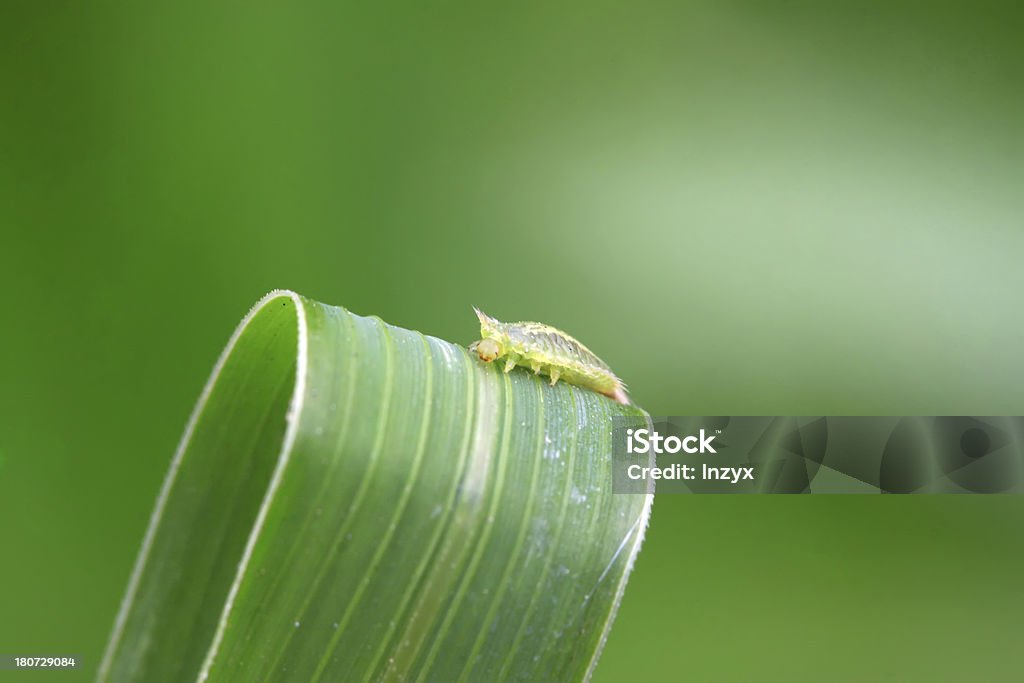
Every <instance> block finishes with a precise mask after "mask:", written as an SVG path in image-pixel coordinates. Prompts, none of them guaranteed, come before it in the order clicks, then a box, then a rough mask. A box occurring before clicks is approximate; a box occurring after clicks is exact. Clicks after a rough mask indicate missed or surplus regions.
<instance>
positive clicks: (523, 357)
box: [469, 307, 629, 405]
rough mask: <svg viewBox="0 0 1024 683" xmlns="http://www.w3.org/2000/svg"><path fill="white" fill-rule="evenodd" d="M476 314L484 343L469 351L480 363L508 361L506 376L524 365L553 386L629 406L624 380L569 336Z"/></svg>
mask: <svg viewBox="0 0 1024 683" xmlns="http://www.w3.org/2000/svg"><path fill="white" fill-rule="evenodd" d="M473 310H474V311H475V312H476V317H477V318H479V319H480V337H481V339H480V340H479V341H476V342H473V344H472V345H470V347H469V350H470V351H473V352H475V353H476V355H477V356H479V357H480V360H482V361H484V362H485V363H490V362H492V361H494V360H497V359H499V358H504V359H505V372H511V371H512V368H514V367H515V366H517V365H523V366H526V367H529V368H530V369H531V370H533V372H534V374H537V375H547V376H548V377H550V378H551V386H554V385H555V383H556V382H557V381H558V380H560V379H561V380H563V381H565V382H568V383H570V384H575V385H577V386H581V387H584V388H587V389H591V390H593V391H596V392H598V393H599V394H604V395H605V396H608V397H609V398H613V399H615V400H616V401H618V402H619V403H624V404H626V405H629V396H627V395H626V385H625V384H623V383H622V380H620V379H619V378H618V377H616V376H615V373H613V372H612V371H611V369H610V368H609V367H608V365H607V363H605V362H604V361H603V360H601V359H600V358H598V357H597V356H596V355H595V354H594V352H593V351H591V350H590V349H588V348H587V347H586V346H584V345H583V344H581V343H580V342H578V341H576V340H575V339H573V338H572V337H570V336H569V335H567V334H566V333H565V332H562V331H561V330H557V329H555V328H554V327H551V326H549V325H542V324H541V323H503V322H500V321H498V320H495V319H494V318H492V317H491V316H489V315H487V314H486V313H483V312H482V311H480V310H479V309H477V308H475V307H474V308H473Z"/></svg>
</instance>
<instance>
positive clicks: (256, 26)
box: [0, 1, 1024, 683]
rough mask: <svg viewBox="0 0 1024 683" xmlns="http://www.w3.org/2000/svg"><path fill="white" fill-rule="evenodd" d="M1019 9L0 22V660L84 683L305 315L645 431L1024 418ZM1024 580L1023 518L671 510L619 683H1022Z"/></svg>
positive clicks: (899, 6) (623, 646)
mask: <svg viewBox="0 0 1024 683" xmlns="http://www.w3.org/2000/svg"><path fill="white" fill-rule="evenodd" d="M1017 4H1018V3H1009V2H1007V3H999V4H996V3H988V2H981V3H974V2H972V3H968V2H959V3H948V2H880V1H876V2H869V1H865V2H851V3H819V2H810V1H785V2H783V1H775V2H674V3H663V4H641V3H606V2H600V1H598V2H588V3H575V4H568V3H566V4H559V6H558V7H553V6H551V3H511V4H510V3H501V4H498V5H495V4H493V3H452V2H441V3H323V4H316V5H314V4H307V3H208V2H201V3H200V2H175V3H134V4H130V3H111V2H90V3H82V2H35V3H32V2H7V3H4V4H3V5H2V7H0V86H2V90H0V285H2V287H3V291H4V292H5V298H4V305H3V308H4V314H3V317H2V319H3V323H2V333H0V364H2V365H0V373H2V374H0V544H2V545H0V547H2V551H0V651H2V652H7V653H15V652H47V653H77V654H79V655H82V656H84V657H85V660H86V665H85V671H82V672H78V673H70V672H65V673H62V674H60V675H59V678H60V680H79V679H81V680H85V679H86V678H87V677H91V675H92V673H93V672H94V670H95V666H96V664H97V662H98V659H99V656H100V654H101V651H102V648H103V645H104V643H105V640H106V637H107V633H108V630H109V628H110V626H111V624H112V621H113V618H114V615H115V612H116V609H117V606H118V602H119V600H120V598H121V594H122V591H123V589H124V586H125V583H126V580H127V578H128V575H129V571H130V568H131V566H132V562H133V560H134V557H135V553H136V550H137V548H138V546H139V543H140V541H141V538H142V534H143V530H144V528H145V525H146V521H147V518H148V515H149V512H150V509H151V506H152V504H153V502H154V499H155V496H156V493H157V489H158V486H159V483H160V481H161V478H162V476H163V474H164V471H165V469H166V467H167V465H168V463H169V461H170V457H171V454H172V451H173V449H174V446H175V444H176V441H177V439H178V437H179V434H180V432H181V430H182V428H183V426H184V424H185V421H186V418H187V416H188V414H189V411H190V410H191V407H192V404H193V402H194V401H195V399H196V398H197V397H198V395H199V392H200V389H201V387H202V385H203V383H204V381H205V379H206V377H207V375H208V373H209V371H210V369H211V368H212V365H213V362H214V360H215V358H216V356H217V354H218V353H219V351H220V349H221V348H222V347H223V345H224V343H225V342H226V341H227V338H228V336H229V335H230V333H231V331H232V329H233V328H234V326H235V324H236V323H237V322H238V321H239V320H240V318H241V317H242V315H243V314H244V313H245V311H246V310H247V308H248V307H249V306H250V305H251V304H252V303H254V302H255V301H256V300H257V299H258V298H259V297H260V296H261V295H262V294H264V293H265V292H266V291H268V290H270V289H272V288H275V287H287V288H292V289H295V290H297V291H299V292H301V293H303V294H305V295H307V296H310V297H312V298H315V299H318V300H321V301H324V302H327V303H332V304H338V305H343V306H346V307H348V308H349V309H351V310H352V311H354V312H356V313H360V314H377V315H380V316H381V317H382V318H384V319H385V320H387V321H388V322H391V323H393V324H397V325H401V326H404V327H409V328H413V329H418V330H421V331H423V332H425V333H429V334H433V335H436V336H440V337H443V338H445V339H449V340H451V341H456V342H464V343H468V342H470V341H472V340H473V339H474V338H475V336H474V335H475V333H476V329H475V325H474V319H473V316H472V312H471V310H470V305H471V304H476V305H478V306H480V307H482V308H484V309H485V310H487V311H488V312H490V313H492V314H493V315H495V316H498V317H501V318H508V319H536V320H541V321H545V322H548V323H550V324H554V325H556V326H558V327H562V328H564V329H566V330H568V331H569V332H571V333H573V334H574V335H576V336H578V337H580V338H581V339H583V340H585V342H586V343H587V344H588V345H589V346H591V347H592V348H593V349H594V350H595V351H597V352H598V353H599V354H600V355H602V356H603V357H604V358H605V359H606V360H607V361H608V362H609V363H610V364H611V365H612V367H614V368H615V369H616V370H617V372H618V373H619V374H620V375H621V376H622V377H623V378H625V379H626V380H627V381H628V383H629V384H630V387H631V389H632V394H633V397H634V399H635V400H636V401H637V402H639V403H640V404H641V405H643V406H644V407H645V408H647V409H648V410H649V411H650V412H651V413H653V414H662V415H665V414H698V415H700V414H814V415H821V414H1021V413H1022V411H1024V381H1022V377H1024V375H1022V371H1024V359H1022V353H1024V315H1022V307H1021V296H1022V293H1024V191H1022V189H1024V80H1022V78H1021V74H1022V67H1024V41H1022V40H1021V35H1022V29H1024V19H1022V15H1021V11H1020V10H1019V9H1018V8H1017V7H1016V6H1015V5H1017ZM1022 563H1024V498H1021V497H1013V496H1006V497H983V496H961V497H927V496H919V497H911V496H907V497H872V496H867V497H839V496H820V497H818V496H815V497H795V496H794V497H787V496H760V497H739V496H736V497H730V496H690V497H687V496H664V497H659V498H658V500H657V502H656V504H655V509H654V515H653V520H652V526H651V529H650V532H649V537H648V542H647V544H646V547H645V548H644V550H643V552H642V553H641V555H640V557H639V560H638V564H637V568H636V571H635V573H634V575H633V578H632V581H631V584H630V586H629V589H628V590H627V593H626V598H625V601H624V603H623V605H622V608H621V611H620V615H619V619H618V622H617V624H616V627H615V628H614V629H613V631H612V635H611V637H610V639H609V642H608V645H607V649H606V651H605V655H604V657H603V659H602V661H601V663H600V665H599V667H598V669H597V674H596V677H595V680H596V681H598V682H600V683H608V682H613V681H621V680H644V681H675V680H691V681H718V680H721V681H749V680H763V681H776V680H777V681H823V680H827V681H858V682H860V681H883V680H885V681H967V680H983V681H1017V680H1021V679H1022V677H1024V672H1022V670H1021V666H1022V665H1021V663H1020V654H1019V648H1020V643H1021V641H1022V639H1024V610H1022V608H1024V582H1022V581H1021V579H1020V577H1021V571H1022V567H1024V564H1022ZM10 675H11V676H15V674H10ZM18 676H19V677H18V680H22V678H24V674H20V675H18ZM41 678H42V676H41V675H40V676H36V679H37V680H39V679H41Z"/></svg>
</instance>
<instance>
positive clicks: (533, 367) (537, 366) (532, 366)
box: [530, 361, 541, 375]
mask: <svg viewBox="0 0 1024 683" xmlns="http://www.w3.org/2000/svg"><path fill="white" fill-rule="evenodd" d="M530 369H531V370H533V374H535V375H539V374H540V369H541V364H540V362H539V361H530Z"/></svg>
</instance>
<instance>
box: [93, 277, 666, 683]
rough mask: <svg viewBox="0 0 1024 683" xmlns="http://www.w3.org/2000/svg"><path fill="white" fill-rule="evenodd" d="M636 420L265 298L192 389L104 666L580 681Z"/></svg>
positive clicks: (611, 565)
mask: <svg viewBox="0 0 1024 683" xmlns="http://www.w3.org/2000/svg"><path fill="white" fill-rule="evenodd" d="M614 415H643V413H642V411H640V410H639V409H637V408H635V407H632V406H622V405H620V404H618V403H615V402H613V401H611V400H609V399H607V398H606V397H604V396H600V395H598V394H595V393H593V392H590V391H587V390H584V389H580V388H577V387H572V386H567V385H564V384H560V385H558V386H556V387H549V386H547V385H546V384H545V383H543V382H542V381H541V380H539V379H537V378H535V377H533V376H532V375H530V374H528V373H526V372H518V371H517V372H513V373H510V374H507V375H506V374H504V373H501V372H500V371H499V370H498V369H497V368H493V367H489V366H483V365H482V364H480V363H479V362H477V361H476V360H475V359H474V358H472V357H470V355H469V354H468V353H467V352H466V351H465V350H464V349H463V348H461V347H458V346H454V345H452V344H449V343H447V342H444V341H442V340H439V339H436V338H433V337H425V336H423V335H421V334H419V333H416V332H412V331H409V330H404V329H401V328H397V327H393V326H390V325H387V324H385V323H383V322H382V321H380V320H379V319H377V318H364V317H360V316H356V315H353V314H351V313H349V312H347V311H345V310H344V309H340V308H336V307H332V306H326V305H324V304H320V303H317V302H314V301H310V300H308V299H305V298H303V297H300V296H298V295H296V294H294V293H292V292H272V293H271V294H269V295H267V296H266V297H264V299H263V300H262V301H260V302H259V303H258V304H257V305H256V307H255V308H254V309H253V310H252V311H251V312H250V313H249V315H248V316H246V318H245V319H244V320H243V321H242V323H241V325H240V326H239V328H238V330H237V331H236V332H235V334H234V335H233V337H232V339H231V341H230V342H229V343H228V347H227V348H226V349H225V351H224V353H223V354H222V356H221V358H220V360H219V361H218V363H217V365H216V367H215V368H214V372H213V375H212V376H211V378H210V380H209V382H208V384H207V386H206V388H205V389H204V391H203V394H202V395H201V397H200V399H199V402H198V404H197V405H196V408H195V411H194V413H193V415H192V418H191V420H190V422H189V425H188V427H187V428H186V431H185V435H184V436H183V438H182V442H181V445H180V447H179V449H178V451H177V453H176V454H175V456H174V459H173V461H172V465H171V469H170V471H169V473H168V475H167V479H166V480H165V483H164V486H163V488H162V490H161V493H160V496H159V498H158V501H157V505H156V508H155V510H154V512H153V516H152V518H151V521H150V526H149V529H148V530H147V533H146V537H145V539H144V542H143V547H142V550H141V551H140V554H139V558H138V560H137V563H136V567H135V570H134V571H133V573H132V576H131V579H130V581H129V586H128V590H127V592H126V595H125V599H124V601H123V604H122V607H121V610H120V612H119V614H118V617H117V620H116V623H115V626H114V629H113V632H112V634H111V638H110V641H109V643H108V648H107V652H106V654H105V656H104V659H103V662H102V664H101V668H100V671H99V676H98V679H99V680H103V681H105V680H115V681H122V680H124V681H133V680H139V681H142V680H145V681H165V680H166V681H182V680H206V679H211V680H247V681H250V680H251V681H260V680H325V681H326V680H353V681H364V680H365V681H377V680H380V681H388V680H394V681H398V680H420V681H458V680H465V681H477V680H488V681H498V680H506V679H507V680H557V681H566V680H584V679H586V678H587V677H589V675H590V672H591V671H592V669H593V666H594V664H595V662H596V660H597V656H598V654H599V652H600V649H601V646H602V644H603V641H604V639H605V637H606V635H607V631H608V628H609V627H610V624H611V621H612V619H613V617H614V612H615V609H616V607H617V604H618V601H619V600H620V599H621V595H622V592H623V589H624V586H625V581H626V577H627V576H628V574H629V570H630V568H631V566H632V562H633V559H634V557H635V555H636V552H637V551H638V549H639V546H640V543H641V540H642V536H643V531H644V528H645V527H646V522H647V515H648V514H649V510H650V504H651V497H650V496H629V495H612V493H611V491H610V487H611V471H610V467H611V417H612V416H614Z"/></svg>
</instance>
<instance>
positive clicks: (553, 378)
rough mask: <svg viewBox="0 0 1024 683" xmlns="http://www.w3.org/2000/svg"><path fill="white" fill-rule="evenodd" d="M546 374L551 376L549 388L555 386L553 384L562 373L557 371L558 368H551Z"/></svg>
mask: <svg viewBox="0 0 1024 683" xmlns="http://www.w3.org/2000/svg"><path fill="white" fill-rule="evenodd" d="M548 374H549V375H550V376H551V386H555V382H557V381H558V378H559V376H561V374H562V371H561V370H559V369H558V368H555V367H552V368H551V370H550V371H549V372H548Z"/></svg>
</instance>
